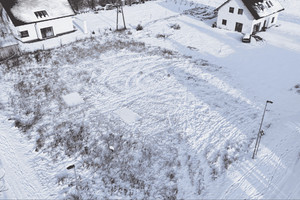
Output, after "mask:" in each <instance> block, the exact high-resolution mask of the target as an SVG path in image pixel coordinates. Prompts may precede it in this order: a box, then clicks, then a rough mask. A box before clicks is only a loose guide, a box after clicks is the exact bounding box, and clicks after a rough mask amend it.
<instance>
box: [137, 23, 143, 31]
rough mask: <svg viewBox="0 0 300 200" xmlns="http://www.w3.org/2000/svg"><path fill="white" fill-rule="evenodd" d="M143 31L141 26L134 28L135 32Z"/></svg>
mask: <svg viewBox="0 0 300 200" xmlns="http://www.w3.org/2000/svg"><path fill="white" fill-rule="evenodd" d="M143 29H144V28H143V26H142V25H141V24H138V25H137V27H136V28H135V30H137V31H141V30H143Z"/></svg>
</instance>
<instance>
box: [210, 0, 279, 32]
mask: <svg viewBox="0 0 300 200" xmlns="http://www.w3.org/2000/svg"><path fill="white" fill-rule="evenodd" d="M216 10H217V11H218V19H217V27H219V28H222V29H227V30H231V31H238V32H242V33H250V34H255V33H256V32H258V31H261V30H265V29H266V28H269V27H271V26H273V25H275V24H276V22H277V18H278V13H279V12H281V11H283V10H284V8H283V7H282V5H281V4H280V3H279V2H278V0H228V1H226V2H225V3H223V4H222V5H221V6H220V7H219V8H217V9H216Z"/></svg>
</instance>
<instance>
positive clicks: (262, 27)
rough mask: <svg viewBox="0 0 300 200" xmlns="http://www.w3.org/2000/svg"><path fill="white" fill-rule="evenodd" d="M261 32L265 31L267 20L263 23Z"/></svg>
mask: <svg viewBox="0 0 300 200" xmlns="http://www.w3.org/2000/svg"><path fill="white" fill-rule="evenodd" d="M262 29H263V30H266V29H267V20H265V21H264V26H263V27H262Z"/></svg>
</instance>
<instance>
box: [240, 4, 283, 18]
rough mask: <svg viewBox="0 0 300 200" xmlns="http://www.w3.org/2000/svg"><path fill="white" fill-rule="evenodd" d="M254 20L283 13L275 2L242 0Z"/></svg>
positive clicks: (279, 5)
mask: <svg viewBox="0 0 300 200" xmlns="http://www.w3.org/2000/svg"><path fill="white" fill-rule="evenodd" d="M242 1H243V2H244V4H245V5H246V7H247V8H248V9H249V11H250V12H251V14H252V15H253V17H254V18H255V19H259V18H262V17H266V16H268V15H271V14H273V13H277V12H280V11H283V10H284V8H283V7H282V5H281V4H280V3H279V2H278V1H277V0H242Z"/></svg>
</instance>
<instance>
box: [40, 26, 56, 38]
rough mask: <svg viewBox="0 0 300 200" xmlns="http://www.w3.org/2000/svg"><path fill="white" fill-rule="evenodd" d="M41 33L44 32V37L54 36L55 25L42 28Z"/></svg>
mask: <svg viewBox="0 0 300 200" xmlns="http://www.w3.org/2000/svg"><path fill="white" fill-rule="evenodd" d="M41 33H42V38H48V37H53V36H54V32H53V27H47V28H42V29H41Z"/></svg>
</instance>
